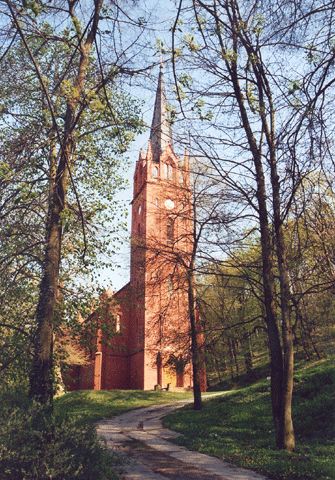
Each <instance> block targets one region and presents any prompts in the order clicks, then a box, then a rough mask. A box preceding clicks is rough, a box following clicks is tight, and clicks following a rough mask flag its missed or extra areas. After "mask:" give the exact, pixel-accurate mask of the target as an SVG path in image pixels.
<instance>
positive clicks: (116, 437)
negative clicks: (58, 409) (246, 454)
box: [97, 401, 266, 480]
mask: <svg viewBox="0 0 335 480" xmlns="http://www.w3.org/2000/svg"><path fill="white" fill-rule="evenodd" d="M187 403H189V401H181V402H176V403H174V404H173V405H171V404H169V405H158V406H151V407H148V408H141V409H138V410H132V411H130V412H127V413H124V414H122V415H119V416H117V417H114V418H112V419H110V420H101V421H100V422H99V423H98V424H97V432H98V435H99V436H100V437H102V438H104V439H105V440H106V443H107V447H108V448H110V449H111V450H114V451H117V452H121V453H123V454H124V455H125V456H126V457H127V459H129V461H127V463H126V464H125V465H124V467H123V470H122V474H121V478H122V480H167V479H170V480H266V477H264V476H262V475H259V474H257V473H255V472H252V471H251V470H245V469H242V468H238V467H235V466H234V465H232V464H229V463H227V462H224V461H221V460H219V459H218V458H215V457H210V456H209V455H204V454H202V453H198V452H193V451H190V450H187V449H186V448H185V447H180V446H178V445H174V444H173V443H171V442H170V440H171V439H173V438H176V437H177V436H178V435H179V434H178V433H176V432H173V431H171V430H168V429H166V428H163V426H162V422H161V419H162V417H164V416H166V415H168V414H169V413H170V412H172V411H173V410H176V409H177V408H181V407H183V406H184V405H186V404H187Z"/></svg>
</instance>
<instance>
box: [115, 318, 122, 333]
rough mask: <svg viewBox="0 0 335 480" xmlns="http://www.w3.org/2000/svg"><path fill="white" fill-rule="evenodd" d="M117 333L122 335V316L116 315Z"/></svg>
mask: <svg viewBox="0 0 335 480" xmlns="http://www.w3.org/2000/svg"><path fill="white" fill-rule="evenodd" d="M115 332H116V333H120V332H121V316H120V315H116V318H115Z"/></svg>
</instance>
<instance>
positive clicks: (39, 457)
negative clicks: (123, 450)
mask: <svg viewBox="0 0 335 480" xmlns="http://www.w3.org/2000/svg"><path fill="white" fill-rule="evenodd" d="M4 413H5V411H3V412H2V414H3V415H2V416H1V418H0V480H107V479H108V480H110V479H113V478H116V476H115V473H114V474H113V469H114V467H115V464H116V463H118V462H119V460H118V459H117V457H116V456H115V455H112V454H111V453H110V452H108V451H107V449H106V447H105V446H104V445H103V444H102V443H101V442H100V441H99V440H98V438H97V436H96V432H95V429H94V427H93V426H82V425H80V426H79V425H78V424H76V423H75V422H74V421H72V420H70V419H64V418H63V419H61V420H60V419H57V418H55V417H53V416H52V415H50V414H48V412H47V411H46V410H45V409H42V408H41V407H39V406H36V405H33V406H30V407H29V408H27V409H26V410H23V409H22V408H19V407H15V408H14V409H12V410H11V411H7V414H5V415H4Z"/></svg>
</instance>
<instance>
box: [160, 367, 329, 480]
mask: <svg viewBox="0 0 335 480" xmlns="http://www.w3.org/2000/svg"><path fill="white" fill-rule="evenodd" d="M295 384H296V389H295V392H294V402H293V414H294V421H295V430H296V435H297V440H298V441H297V449H296V451H295V452H293V453H288V452H285V451H282V450H276V449H275V444H274V438H273V437H274V436H273V424H272V415H271V402H270V384H269V382H268V381H266V380H263V381H260V382H258V383H256V384H254V385H251V386H248V387H246V388H242V389H240V390H237V391H233V392H227V393H226V394H225V395H224V396H223V397H220V398H215V399H213V400H210V401H208V402H205V406H204V409H203V411H201V412H195V411H192V410H191V409H190V408H188V407H187V408H184V409H182V410H180V411H178V412H176V413H174V414H171V415H169V416H168V417H166V418H165V420H164V424H165V425H166V426H167V427H169V428H172V429H173V430H176V431H178V432H181V433H182V434H183V435H182V436H181V437H178V439H177V440H176V441H177V443H179V444H182V445H185V446H186V447H188V448H190V449H192V450H198V451H200V452H202V453H207V454H210V455H215V456H217V457H219V458H224V459H225V460H226V461H230V462H233V463H235V464H237V465H239V466H243V467H246V468H250V469H253V470H256V471H259V472H261V473H264V474H265V475H267V476H269V478H273V479H276V480H330V479H332V478H334V474H335V467H334V462H333V458H334V454H335V449H334V445H333V444H332V438H333V437H334V434H335V432H334V426H335V421H334V420H335V419H334V418H332V417H333V416H334V408H333V405H334V401H335V370H334V366H333V364H332V362H331V361H321V362H318V363H315V364H312V365H309V366H303V367H301V368H300V369H299V370H297V373H296V375H295Z"/></svg>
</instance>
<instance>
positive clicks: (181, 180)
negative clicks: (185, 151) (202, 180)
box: [179, 172, 184, 185]
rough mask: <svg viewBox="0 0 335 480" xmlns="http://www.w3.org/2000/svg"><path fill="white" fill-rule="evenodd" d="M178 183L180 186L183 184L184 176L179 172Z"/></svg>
mask: <svg viewBox="0 0 335 480" xmlns="http://www.w3.org/2000/svg"><path fill="white" fill-rule="evenodd" d="M179 183H180V185H182V184H183V183H184V175H183V172H179Z"/></svg>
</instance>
